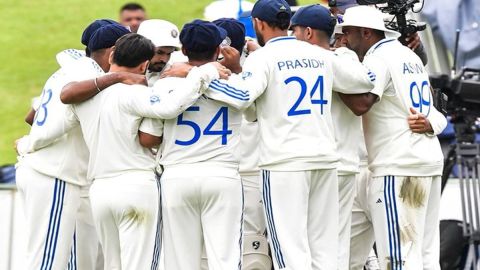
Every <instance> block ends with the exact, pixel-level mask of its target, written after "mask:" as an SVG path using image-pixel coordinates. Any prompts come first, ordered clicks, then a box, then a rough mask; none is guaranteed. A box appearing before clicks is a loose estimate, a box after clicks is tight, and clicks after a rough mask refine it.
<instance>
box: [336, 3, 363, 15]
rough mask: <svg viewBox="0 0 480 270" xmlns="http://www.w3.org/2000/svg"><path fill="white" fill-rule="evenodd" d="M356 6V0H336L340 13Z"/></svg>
mask: <svg viewBox="0 0 480 270" xmlns="http://www.w3.org/2000/svg"><path fill="white" fill-rule="evenodd" d="M354 6H358V3H357V0H337V8H338V9H340V11H341V13H345V10H346V9H347V8H351V7H354Z"/></svg>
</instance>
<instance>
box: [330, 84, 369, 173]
mask: <svg viewBox="0 0 480 270" xmlns="http://www.w3.org/2000/svg"><path fill="white" fill-rule="evenodd" d="M332 118H333V127H334V128H335V141H336V143H337V153H338V155H339V157H340V159H339V161H338V167H337V171H338V175H349V174H352V173H358V171H359V163H360V156H359V144H361V143H363V141H362V140H363V134H362V127H361V125H362V121H361V118H360V117H359V116H356V115H355V114H354V113H353V112H352V111H351V110H350V109H349V108H348V107H347V106H346V105H345V104H344V103H343V101H342V100H341V99H340V96H339V95H338V94H337V93H333V95H332Z"/></svg>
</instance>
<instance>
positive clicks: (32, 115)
mask: <svg viewBox="0 0 480 270" xmlns="http://www.w3.org/2000/svg"><path fill="white" fill-rule="evenodd" d="M33 118H35V110H34V109H33V108H32V109H30V111H29V112H28V113H27V115H26V116H25V122H26V123H27V124H29V125H30V126H31V125H32V124H33Z"/></svg>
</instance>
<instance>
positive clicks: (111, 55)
mask: <svg viewBox="0 0 480 270" xmlns="http://www.w3.org/2000/svg"><path fill="white" fill-rule="evenodd" d="M114 53H115V47H113V50H112V51H111V52H110V55H109V56H108V63H109V64H110V65H113V54H114Z"/></svg>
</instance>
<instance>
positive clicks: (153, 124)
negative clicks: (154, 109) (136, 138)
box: [138, 118, 163, 137]
mask: <svg viewBox="0 0 480 270" xmlns="http://www.w3.org/2000/svg"><path fill="white" fill-rule="evenodd" d="M138 130H139V131H141V132H143V133H147V134H150V135H153V136H157V137H161V136H162V135H163V120H161V119H153V118H143V119H142V122H141V123H140V127H139V128H138Z"/></svg>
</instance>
